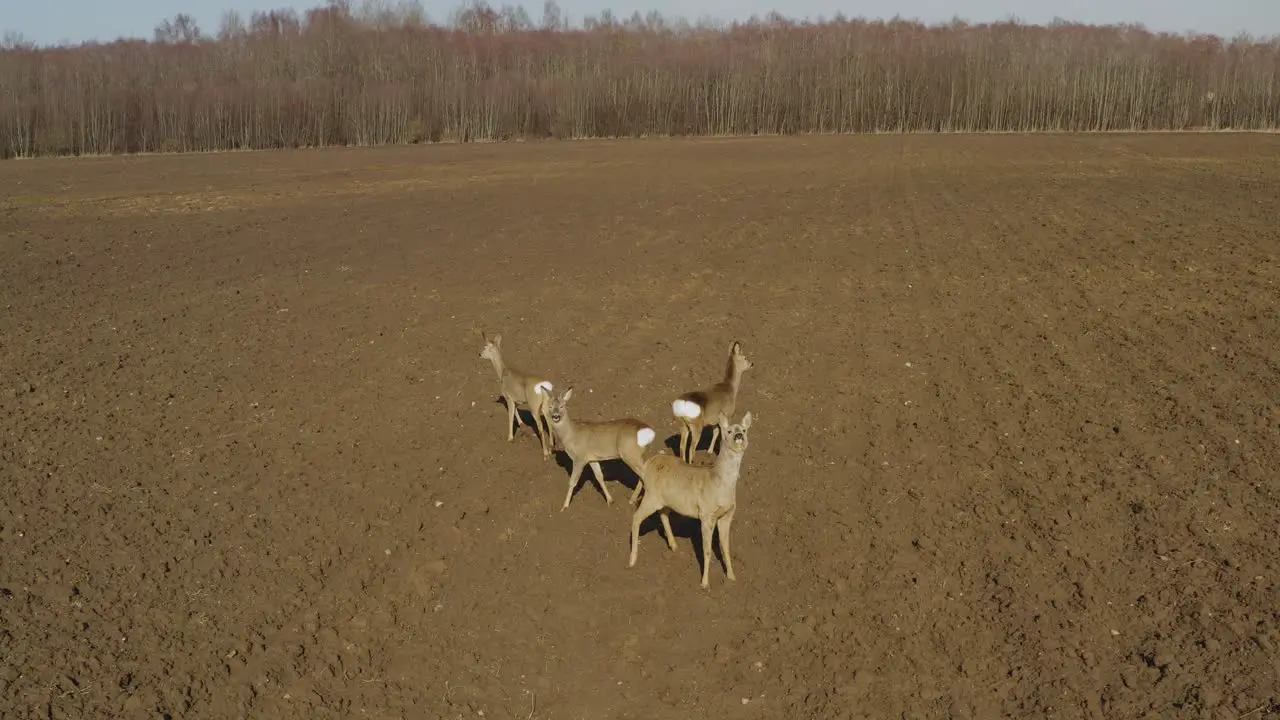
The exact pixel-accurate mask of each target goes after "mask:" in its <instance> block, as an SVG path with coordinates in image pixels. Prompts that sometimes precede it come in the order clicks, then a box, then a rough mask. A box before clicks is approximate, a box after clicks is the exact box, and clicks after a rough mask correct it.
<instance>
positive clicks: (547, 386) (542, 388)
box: [533, 380, 552, 395]
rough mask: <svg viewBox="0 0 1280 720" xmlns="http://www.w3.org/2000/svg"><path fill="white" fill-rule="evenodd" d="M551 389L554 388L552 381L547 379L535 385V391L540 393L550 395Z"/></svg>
mask: <svg viewBox="0 0 1280 720" xmlns="http://www.w3.org/2000/svg"><path fill="white" fill-rule="evenodd" d="M551 389H552V388H551V383H549V382H547V381H546V380H543V381H542V382H540V383H538V384H537V385H534V386H533V391H534V392H536V393H538V394H539V395H550V394H551Z"/></svg>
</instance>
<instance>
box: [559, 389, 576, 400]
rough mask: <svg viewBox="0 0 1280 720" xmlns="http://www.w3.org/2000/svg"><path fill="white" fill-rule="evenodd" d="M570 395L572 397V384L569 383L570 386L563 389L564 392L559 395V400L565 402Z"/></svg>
mask: <svg viewBox="0 0 1280 720" xmlns="http://www.w3.org/2000/svg"><path fill="white" fill-rule="evenodd" d="M571 397H573V386H572V385H570V386H569V389H567V390H565V391H564V394H563V395H561V396H560V402H566V401H568V399H569V398H571Z"/></svg>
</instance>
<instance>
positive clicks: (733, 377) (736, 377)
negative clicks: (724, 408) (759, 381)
mask: <svg viewBox="0 0 1280 720" xmlns="http://www.w3.org/2000/svg"><path fill="white" fill-rule="evenodd" d="M742 372H743V371H742V370H740V369H738V368H737V367H736V366H735V365H734V364H733V361H729V367H728V368H726V369H725V371H724V382H725V384H726V385H728V386H729V392H730V394H731V395H732V396H733V401H734V403H737V402H738V386H739V385H741V384H742Z"/></svg>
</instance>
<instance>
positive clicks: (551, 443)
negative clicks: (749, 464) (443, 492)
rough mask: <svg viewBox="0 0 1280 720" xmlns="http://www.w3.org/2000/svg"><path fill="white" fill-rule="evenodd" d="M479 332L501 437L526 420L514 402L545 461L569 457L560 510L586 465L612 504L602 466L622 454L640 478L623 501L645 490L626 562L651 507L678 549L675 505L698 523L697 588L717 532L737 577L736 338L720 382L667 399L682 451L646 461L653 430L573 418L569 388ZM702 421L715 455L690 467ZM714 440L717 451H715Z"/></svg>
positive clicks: (742, 435) (743, 439)
mask: <svg viewBox="0 0 1280 720" xmlns="http://www.w3.org/2000/svg"><path fill="white" fill-rule="evenodd" d="M480 335H481V338H482V339H483V340H484V349H483V350H481V351H480V357H481V358H483V359H485V360H488V361H489V362H491V363H493V369H494V370H495V371H496V372H497V374H498V382H499V383H500V384H501V386H502V397H503V399H504V400H505V401H506V404H507V441H508V442H510V441H512V440H514V439H515V430H516V427H518V426H522V425H524V422H523V420H522V419H521V418H520V414H519V413H518V412H517V411H516V406H517V405H522V406H525V407H527V408H528V409H529V411H530V413H531V414H532V415H533V424H534V425H535V426H536V431H537V433H538V436H539V439H540V440H541V441H542V457H543V459H544V460H546V459H548V458H550V457H551V456H552V452H553V451H554V450H556V449H557V445H559V448H560V449H563V450H564V452H565V454H567V455H568V456H569V459H570V460H572V461H573V470H572V472H571V473H570V474H569V491H568V492H567V493H566V494H565V496H564V505H563V506H561V508H560V509H561V510H564V509H566V508H568V507H569V501H570V500H571V499H572V498H573V491H574V490H575V489H576V488H577V487H578V481H579V479H580V478H581V476H582V471H583V470H584V469H585V468H586V467H587V466H588V465H589V466H591V472H592V474H593V475H594V476H595V480H596V484H597V485H599V486H600V490H601V491H602V492H603V493H604V497H605V501H606V502H608V503H609V504H612V503H613V497H612V496H611V495H610V494H609V489H608V488H607V487H605V484H604V472H603V471H602V470H601V468H600V463H601V462H603V461H605V460H615V459H620V460H622V461H623V462H624V463H626V464H627V466H628V467H630V468H631V470H632V471H633V472H634V473H635V474H636V475H637V476H638V477H639V482H637V483H636V487H635V490H634V491H632V493H631V499H630V501H629V503H630V504H633V505H634V504H635V502H636V498H637V497H638V496H639V495H640V493H641V491H642V490H643V492H644V497H643V499H641V500H640V506H639V507H638V508H637V509H636V511H635V513H634V514H633V515H632V516H631V559H630V562H628V563H627V567H634V566H635V564H636V551H637V550H638V546H639V544H640V524H641V523H643V522H644V521H645V520H646V519H647V518H648V517H649V516H650V515H653V514H654V513H655V512H656V513H660V517H661V520H662V529H663V531H664V532H665V534H666V536H667V545H668V546H669V547H670V548H671V549H672V550H675V549H676V541H675V536H674V535H673V534H672V532H671V520H670V519H669V517H668V515H669V513H670V512H671V511H673V510H674V511H675V512H677V513H679V514H681V515H684V516H686V517H690V518H693V519H696V520H698V521H700V522H701V524H702V587H704V588H706V587H709V586H710V583H709V582H708V581H707V572H708V569H709V568H710V566H711V536H712V534H713V532H715V531H719V534H720V551H721V553H722V554H723V555H724V568H725V577H727V578H728V579H729V580H735V579H736V578H735V577H734V574H733V560H732V558H731V557H730V555H729V530H730V528H731V527H732V525H733V513H734V510H735V509H736V508H737V494H738V474H739V472H740V471H741V469H742V455H743V453H744V452H746V449H747V430H748V429H749V428H750V427H751V413H750V412H748V413H747V414H745V415H744V416H743V417H742V420H741V421H740V422H737V423H730V421H729V418H730V417H732V416H733V414H734V411H735V409H736V407H737V404H738V389H739V388H740V387H741V385H742V374H743V373H745V372H746V371H747V370H749V369H751V361H749V360H747V356H746V355H743V354H742V346H741V345H740V344H739V343H737V342H734V343H733V346H732V347H731V348H729V363H728V367H727V368H725V373H724V380H722V381H721V382H719V383H716V384H715V385H713V386H711V387H710V388H707V389H705V390H696V391H693V392H687V393H684V394H683V395H681V396H680V397H678V398H676V399H675V401H674V402H672V403H671V410H672V413H673V414H674V415H675V417H676V420H678V421H679V423H680V456H679V457H676V456H675V455H669V454H665V453H659V454H656V455H652V456H650V457H649V458H648V459H645V457H644V451H645V448H647V447H648V446H649V445H651V444H652V443H653V441H654V438H656V437H657V433H656V432H655V431H654V429H653V427H651V426H650V425H647V424H645V423H643V422H641V421H639V420H636V419H634V418H622V419H618V420H604V421H594V422H588V421H584V420H573V419H571V418H570V417H569V407H568V403H569V399H570V398H571V397H573V388H572V387H569V388H567V389H565V390H563V391H562V392H560V393H556V392H555V389H554V387H553V385H552V384H551V382H550V381H548V380H547V379H546V378H544V377H542V376H539V375H536V374H534V373H528V372H524V371H521V370H518V369H516V368H514V367H512V366H511V365H508V364H507V363H506V362H505V361H504V360H503V359H502V336H501V335H494V336H493V338H488V337H486V336H485V335H484V333H483V332H481V334H480ZM708 425H710V426H711V428H712V434H711V444H710V445H709V446H708V447H707V452H708V453H710V454H712V455H715V460H714V462H713V463H712V464H711V466H709V467H707V466H701V465H694V464H693V457H694V453H695V451H696V449H697V445H698V442H699V440H700V439H701V437H702V431H703V429H704V428H705V427H707V426H708ZM717 440H718V441H719V443H720V452H719V453H718V454H717V453H716V452H715V448H716V442H717Z"/></svg>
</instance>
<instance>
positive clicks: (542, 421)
mask: <svg viewBox="0 0 1280 720" xmlns="http://www.w3.org/2000/svg"><path fill="white" fill-rule="evenodd" d="M533 421H534V422H535V423H537V424H538V435H539V436H540V437H541V440H542V459H543V460H546V459H547V458H549V457H551V451H552V450H554V449H555V442H556V438H555V435H553V434H551V422H550V421H549V420H547V405H546V401H543V403H542V405H541V406H540V407H539V408H538V409H537V410H535V411H534V413H533Z"/></svg>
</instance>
